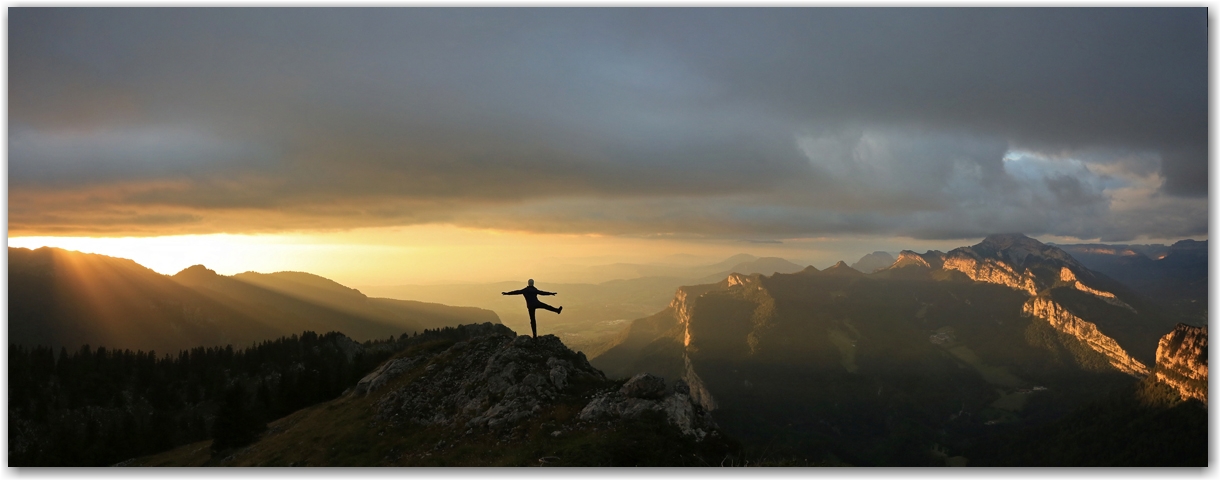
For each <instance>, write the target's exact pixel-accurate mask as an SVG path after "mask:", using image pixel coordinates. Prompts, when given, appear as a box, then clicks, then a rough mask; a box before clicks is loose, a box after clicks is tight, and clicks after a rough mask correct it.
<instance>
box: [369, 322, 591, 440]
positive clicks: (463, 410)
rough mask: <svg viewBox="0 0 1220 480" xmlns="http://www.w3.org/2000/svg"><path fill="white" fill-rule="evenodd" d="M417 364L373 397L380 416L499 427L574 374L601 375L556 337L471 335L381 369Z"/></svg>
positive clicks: (544, 400) (551, 395) (531, 409)
mask: <svg viewBox="0 0 1220 480" xmlns="http://www.w3.org/2000/svg"><path fill="white" fill-rule="evenodd" d="M420 364H423V365H425V366H424V368H423V372H422V373H421V374H419V376H418V377H416V378H415V379H414V380H413V381H412V382H410V383H409V384H407V385H405V386H403V387H400V388H398V389H395V390H393V391H390V392H388V393H386V394H384V395H383V396H382V397H381V399H380V400H379V401H378V402H377V418H378V420H384V421H389V422H391V423H394V422H410V423H413V424H417V425H438V426H446V427H452V428H484V427H487V428H496V427H499V426H502V425H509V424H513V423H514V422H517V421H519V420H521V419H524V418H526V417H529V416H531V415H533V414H534V413H537V412H538V411H539V410H540V409H541V408H542V406H544V405H546V404H548V403H551V402H552V401H553V400H554V399H555V397H556V396H557V395H559V394H560V393H561V392H563V391H564V390H565V389H566V388H567V387H568V385H569V383H570V382H571V381H572V380H574V379H578V378H581V377H583V378H588V379H598V380H601V379H604V376H603V375H602V373H601V371H599V370H597V369H595V368H593V366H591V365H589V362H588V361H587V360H586V359H585V357H584V355H583V354H579V353H574V352H572V351H571V350H569V349H568V348H567V347H566V346H564V345H563V342H560V341H559V338H558V337H556V336H554V335H544V336H542V337H538V338H536V339H535V338H532V337H529V336H524V335H523V336H519V337H515V338H514V337H511V336H508V335H488V336H482V337H475V338H471V339H470V340H468V341H463V342H458V343H456V344H454V345H453V346H452V347H449V349H448V350H445V351H444V352H442V353H440V354H438V355H436V356H434V357H432V358H427V359H423V360H421V359H406V358H400V359H397V360H394V361H393V362H391V363H387V366H386V368H385V369H386V371H406V369H407V367H406V366H410V365H420ZM399 365H404V366H402V367H400V366H399ZM382 376H383V377H384V376H385V375H384V372H383V375H382ZM374 382H376V379H374V380H372V381H370V384H372V383H374Z"/></svg>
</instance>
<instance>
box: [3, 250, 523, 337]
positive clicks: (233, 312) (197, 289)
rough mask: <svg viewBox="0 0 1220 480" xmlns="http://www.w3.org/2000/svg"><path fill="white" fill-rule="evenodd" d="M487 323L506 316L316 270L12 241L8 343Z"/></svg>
mask: <svg viewBox="0 0 1220 480" xmlns="http://www.w3.org/2000/svg"><path fill="white" fill-rule="evenodd" d="M483 322H493V323H499V318H498V317H497V316H496V314H495V313H494V312H491V311H488V310H483V309H479V308H472V307H450V306H446V305H440V304H436V303H424V302H412V301H403V300H392V299H384V298H369V297H367V296H365V295H364V294H362V293H360V292H359V291H357V290H353V289H350V288H347V287H344V286H342V285H339V284H338V283H335V282H333V281H331V280H328V279H325V278H322V277H319V276H316V275H311V274H307V273H299V272H280V273H271V274H259V273H243V274H238V275H234V276H224V275H218V274H216V273H215V272H213V271H212V270H209V269H207V268H206V267H204V266H202V265H196V266H193V267H190V268H187V269H185V270H183V271H181V272H179V273H177V274H175V275H173V276H167V275H162V274H159V273H157V272H154V271H152V270H149V269H147V268H145V267H143V266H141V265H139V264H137V263H136V262H134V261H131V260H128V259H123V258H114V257H108V256H104V255H96V254H88V253H80V252H74V251H68V250H62V249H57V248H49V247H44V248H39V249H37V250H29V249H24V248H9V327H8V328H9V342H10V343H15V344H21V345H28V346H34V345H47V346H53V347H56V348H58V347H67V348H70V349H76V348H79V347H80V346H81V345H84V344H89V345H92V346H94V347H97V346H105V347H107V348H120V349H123V348H125V349H132V350H136V349H142V350H156V351H158V352H161V353H171V352H176V351H178V350H180V349H186V348H192V347H198V346H213V345H219V346H223V345H228V344H232V345H236V346H245V345H249V344H251V343H254V342H257V341H262V340H268V339H273V338H277V337H280V336H283V335H292V334H299V333H300V332H301V331H303V330H313V331H316V332H319V333H324V332H328V331H336V330H337V331H342V332H343V333H344V334H346V335H348V336H350V337H352V338H354V339H357V340H361V341H363V340H368V339H374V338H386V337H388V336H391V335H394V336H397V335H400V334H402V333H411V332H414V331H422V330H423V329H425V328H437V327H440V326H446V325H458V324H467V323H483Z"/></svg>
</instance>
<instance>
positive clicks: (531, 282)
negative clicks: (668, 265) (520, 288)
mask: <svg viewBox="0 0 1220 480" xmlns="http://www.w3.org/2000/svg"><path fill="white" fill-rule="evenodd" d="M530 286H531V287H532V286H534V279H532V278H531V279H530Z"/></svg>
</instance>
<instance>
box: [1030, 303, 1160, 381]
mask: <svg viewBox="0 0 1220 480" xmlns="http://www.w3.org/2000/svg"><path fill="white" fill-rule="evenodd" d="M1023 312H1024V313H1025V314H1026V315H1032V316H1035V317H1038V318H1041V319H1043V320H1046V321H1047V322H1048V323H1050V324H1051V326H1052V327H1054V328H1055V329H1056V330H1058V331H1060V332H1063V333H1066V334H1068V335H1072V336H1074V337H1076V338H1077V339H1079V340H1080V341H1082V342H1084V343H1085V344H1086V345H1088V346H1089V348H1092V349H1093V350H1095V351H1097V352H1098V353H1101V354H1102V355H1105V356H1106V359H1107V360H1109V362H1110V365H1111V366H1113V367H1114V368H1115V369H1117V370H1118V371H1120V372H1123V373H1126V374H1129V375H1135V376H1145V375H1148V367H1147V366H1145V365H1144V364H1143V363H1140V361H1139V360H1136V359H1134V358H1131V356H1130V355H1128V354H1127V352H1126V351H1125V350H1123V348H1122V347H1120V346H1119V345H1118V342H1116V341H1114V339H1113V338H1110V337H1108V336H1106V335H1105V334H1103V333H1101V331H1100V330H1098V329H1097V325H1096V324H1094V323H1092V322H1088V321H1086V320H1084V319H1082V318H1080V317H1078V316H1076V315H1073V314H1072V313H1071V312H1069V311H1068V310H1067V309H1066V308H1063V306H1061V305H1059V304H1058V303H1055V301H1053V300H1051V299H1049V298H1046V297H1034V298H1031V299H1029V301H1027V302H1025V306H1024V308H1023ZM1157 355H1158V358H1159V356H1160V354H1159V353H1158V354H1157Z"/></svg>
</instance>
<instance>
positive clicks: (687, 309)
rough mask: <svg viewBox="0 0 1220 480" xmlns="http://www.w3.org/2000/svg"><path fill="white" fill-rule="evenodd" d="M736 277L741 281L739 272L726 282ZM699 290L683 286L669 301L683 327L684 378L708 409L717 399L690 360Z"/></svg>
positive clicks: (697, 399) (692, 395)
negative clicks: (693, 322)
mask: <svg viewBox="0 0 1220 480" xmlns="http://www.w3.org/2000/svg"><path fill="white" fill-rule="evenodd" d="M733 279H736V280H737V281H741V279H742V276H741V275H738V274H733V275H730V276H729V278H728V279H725V281H726V282H729V281H732V280H733ZM698 293H699V292H698V291H697V290H696V289H694V288H691V287H681V288H678V291H677V292H676V293H674V299H673V300H671V301H670V302H669V307H670V308H672V309H673V311H674V317H675V318H677V320H678V325H679V326H680V328H681V329H682V332H683V335H682V346H683V351H682V362H683V364H684V366H685V373H683V375H682V380H684V381H685V382H686V384H687V385H688V386H689V387H690V397H691V399H693V400H694V401H696V402H698V403H699V405H701V406H702V407H703V408H705V409H707V410H708V411H712V410H715V409H716V399H715V398H713V397H712V392H710V391H708V389H707V385H705V384H704V383H703V379H702V378H700V377H699V374H698V373H697V372H695V367H694V365H692V364H691V361H690V352H689V348H690V344H691V328H690V319H691V311H692V310H693V309H694V307H695V301H696V299H697V298H698Z"/></svg>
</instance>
